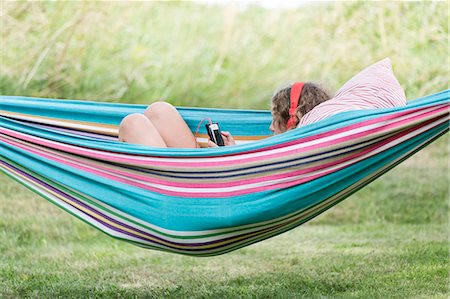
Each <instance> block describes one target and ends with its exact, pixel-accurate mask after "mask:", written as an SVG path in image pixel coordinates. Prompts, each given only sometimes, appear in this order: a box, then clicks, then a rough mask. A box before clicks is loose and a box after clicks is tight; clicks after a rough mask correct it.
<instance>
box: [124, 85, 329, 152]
mask: <svg viewBox="0 0 450 299" xmlns="http://www.w3.org/2000/svg"><path fill="white" fill-rule="evenodd" d="M330 98H331V96H330V95H329V93H328V92H327V91H325V90H324V89H322V88H321V87H320V86H318V85H317V84H314V83H311V82H306V83H303V82H297V83H295V84H293V85H290V86H288V87H286V88H283V89H281V90H279V91H277V92H276V93H275V94H274V95H273V97H272V105H271V111H272V117H273V120H272V123H271V124H270V128H269V129H270V130H271V131H272V132H274V134H280V133H283V132H286V131H288V130H291V129H294V128H296V127H297V125H298V123H299V121H300V119H301V118H302V116H303V115H305V114H306V113H308V112H309V111H310V110H312V109H313V108H314V107H315V106H317V105H318V104H320V103H322V102H324V101H326V100H328V99H330ZM222 137H223V140H224V142H225V146H229V145H235V144H236V143H235V141H234V139H233V136H232V135H231V134H230V132H226V131H222ZM119 141H123V142H129V143H137V144H143V145H148V146H156V147H179V148H199V147H200V146H199V144H198V143H197V141H196V139H195V136H194V134H193V133H192V132H191V130H190V129H189V127H188V125H187V124H186V122H185V121H184V120H183V118H182V117H181V115H180V114H179V113H178V111H177V110H176V108H175V107H174V106H172V105H171V104H169V103H167V102H155V103H153V104H151V105H150V106H149V107H148V108H147V109H146V110H145V112H144V113H143V114H141V113H133V114H129V115H127V116H126V117H124V119H123V120H122V122H121V123H120V126H119ZM208 146H209V147H217V145H216V144H215V143H213V142H212V141H211V140H208Z"/></svg>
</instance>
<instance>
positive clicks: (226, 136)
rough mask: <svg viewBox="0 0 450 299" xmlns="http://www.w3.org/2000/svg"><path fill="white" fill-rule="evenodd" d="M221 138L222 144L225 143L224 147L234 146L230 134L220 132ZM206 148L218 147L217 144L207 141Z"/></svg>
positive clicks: (234, 143)
mask: <svg viewBox="0 0 450 299" xmlns="http://www.w3.org/2000/svg"><path fill="white" fill-rule="evenodd" d="M221 133H222V138H223V142H224V143H225V146H230V145H236V142H235V141H234V138H233V136H232V135H231V134H230V132H227V131H222V132H221ZM208 146H209V147H219V146H218V145H217V144H215V143H214V142H212V141H211V139H208Z"/></svg>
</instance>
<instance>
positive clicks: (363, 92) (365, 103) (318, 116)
mask: <svg viewBox="0 0 450 299" xmlns="http://www.w3.org/2000/svg"><path fill="white" fill-rule="evenodd" d="M404 105H406V96H405V92H404V91H403V88H402V87H401V86H400V84H399V82H398V81H397V78H396V77H395V75H394V73H393V71H392V65H391V61H390V59H389V58H385V59H383V60H380V61H378V62H376V63H374V64H373V65H371V66H368V67H366V68H365V69H364V70H362V71H361V72H360V73H358V74H356V75H355V76H354V77H353V78H351V79H350V80H349V81H347V83H345V84H344V86H342V87H341V88H340V89H339V90H338V91H337V92H336V94H335V96H334V97H333V98H332V99H330V100H328V101H326V102H323V103H321V104H319V105H317V106H316V107H314V109H312V110H311V111H309V112H308V113H307V114H305V115H304V116H303V117H302V118H301V119H300V122H299V124H298V127H301V126H305V125H308V124H312V123H314V122H317V121H319V120H322V119H325V118H327V117H330V116H332V115H334V114H337V113H340V112H344V111H352V110H361V109H376V108H389V107H396V106H404Z"/></svg>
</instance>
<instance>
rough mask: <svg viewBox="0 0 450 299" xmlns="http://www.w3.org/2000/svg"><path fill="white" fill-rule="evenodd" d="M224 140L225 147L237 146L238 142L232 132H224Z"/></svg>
mask: <svg viewBox="0 0 450 299" xmlns="http://www.w3.org/2000/svg"><path fill="white" fill-rule="evenodd" d="M222 138H223V142H224V143H225V146H230V145H236V142H235V141H234V138H233V136H232V135H231V133H230V132H227V131H222Z"/></svg>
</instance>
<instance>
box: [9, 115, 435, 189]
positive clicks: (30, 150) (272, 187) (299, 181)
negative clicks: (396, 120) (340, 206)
mask: <svg viewBox="0 0 450 299" xmlns="http://www.w3.org/2000/svg"><path fill="white" fill-rule="evenodd" d="M433 121H434V120H429V121H427V122H425V123H424V124H421V125H420V126H418V128H420V127H423V126H425V125H427V124H429V123H431V122H433ZM416 129H417V128H414V127H413V128H410V129H407V130H404V131H403V132H401V133H399V134H397V135H395V136H391V137H389V138H388V139H386V140H384V141H383V142H380V143H379V144H377V145H375V146H372V147H370V148H368V149H366V150H364V151H362V152H360V153H358V154H356V155H353V156H349V157H345V158H343V159H340V160H337V161H334V162H330V163H327V164H324V165H319V166H315V167H311V168H308V169H302V170H298V171H293V172H289V173H286V174H281V175H280V174H278V175H272V176H267V177H262V178H259V179H254V180H253V181H254V182H264V181H267V180H273V179H279V178H289V177H292V176H297V175H301V174H303V173H308V172H312V171H315V170H320V169H323V168H326V167H331V166H334V165H338V164H340V163H343V162H346V161H350V160H352V159H356V158H358V157H361V156H363V155H365V154H366V153H369V152H371V151H373V150H376V149H377V148H380V147H381V146H383V145H385V144H388V143H389V142H391V141H392V140H396V139H397V138H399V137H402V136H404V135H406V134H408V133H410V132H412V131H414V130H416ZM0 139H1V138H0ZM4 141H5V142H6V143H9V144H12V145H14V146H16V147H19V148H22V149H24V150H25V151H26V150H27V148H26V147H25V146H23V145H21V144H18V143H17V142H14V141H7V140H4ZM28 151H29V152H32V153H34V154H36V155H41V156H44V157H46V158H47V159H50V160H54V161H57V162H58V163H61V164H66V165H69V166H72V167H74V168H78V169H82V170H84V171H86V172H89V173H93V174H96V175H98V176H102V177H105V178H108V179H111V180H115V181H118V182H121V183H125V184H128V185H132V186H136V187H139V188H143V189H146V190H150V191H155V192H158V193H162V194H167V195H173V196H186V197H223V196H234V195H242V194H248V193H251V192H260V191H265V190H270V189H274V188H283V186H284V187H286V186H292V184H294V185H295V184H300V183H303V182H307V181H310V180H313V179H315V178H318V177H321V176H323V175H326V174H329V173H331V172H333V171H338V170H340V169H342V168H344V167H347V166H342V167H339V168H338V169H335V170H329V171H325V172H322V173H319V174H315V175H312V176H309V177H305V178H301V179H297V180H293V181H290V182H285V183H277V184H276V185H271V186H261V187H253V188H249V189H246V190H238V191H224V192H220V193H217V192H213V193H211V192H208V193H203V196H202V194H196V193H190V192H180V191H169V190H163V189H160V188H157V187H150V186H147V185H145V184H141V183H139V182H133V181H130V180H127V179H122V178H120V177H117V176H113V175H109V174H105V173H103V172H100V171H96V170H92V169H90V168H87V167H83V166H79V165H77V164H75V163H72V162H68V161H67V159H66V160H64V159H59V158H55V156H51V155H48V154H45V153H43V152H42V151H39V150H33V149H28ZM39 152H41V153H40V154H39ZM369 157H370V155H369ZM356 162H357V161H355V162H354V163H356ZM354 163H351V164H354ZM351 164H350V165H351ZM137 177H138V176H137ZM248 182H249V181H245V180H243V181H240V182H239V184H238V185H241V184H243V183H244V184H248ZM178 184H180V183H178ZM186 185H188V186H189V187H190V188H194V187H196V188H198V187H210V188H211V187H213V186H216V185H217V184H186ZM219 186H220V187H223V186H224V185H223V184H219ZM274 186H275V187H274Z"/></svg>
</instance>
